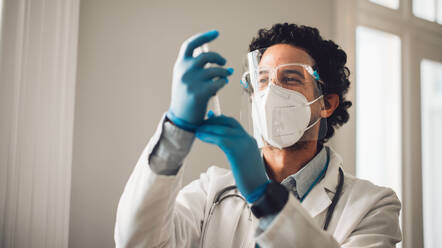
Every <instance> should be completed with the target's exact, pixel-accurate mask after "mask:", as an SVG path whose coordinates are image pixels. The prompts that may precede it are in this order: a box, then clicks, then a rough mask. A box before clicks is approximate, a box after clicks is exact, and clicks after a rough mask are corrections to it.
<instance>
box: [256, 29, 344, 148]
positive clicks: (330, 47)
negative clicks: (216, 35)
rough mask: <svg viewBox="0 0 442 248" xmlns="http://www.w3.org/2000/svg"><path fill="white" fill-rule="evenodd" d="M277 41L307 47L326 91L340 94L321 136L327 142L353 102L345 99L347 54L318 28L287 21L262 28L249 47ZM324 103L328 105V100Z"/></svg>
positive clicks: (340, 124) (306, 49)
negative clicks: (325, 38)
mask: <svg viewBox="0 0 442 248" xmlns="http://www.w3.org/2000/svg"><path fill="white" fill-rule="evenodd" d="M276 44H289V45H293V46H295V47H299V48H302V49H303V50H305V51H306V52H307V53H308V54H309V55H310V56H311V57H312V58H313V59H314V60H315V65H314V66H313V68H314V69H315V70H317V71H318V73H319V76H320V77H321V79H322V81H324V84H325V85H324V88H322V91H323V94H324V95H328V94H336V95H338V96H339V106H338V107H337V108H336V110H335V111H334V112H333V114H332V115H331V116H330V117H328V118H327V132H326V134H325V138H324V139H323V140H321V143H323V142H327V141H328V139H330V138H331V137H332V136H333V135H334V132H335V128H337V127H339V126H342V125H343V124H344V123H346V122H347V121H348V119H349V114H348V111H347V109H348V108H350V107H351V106H352V103H351V102H350V101H347V100H346V99H345V94H346V93H347V91H348V88H349V86H350V81H349V79H348V77H349V76H350V70H349V69H348V67H346V66H345V63H346V62H347V54H346V53H345V52H344V51H343V50H342V49H341V48H339V46H338V45H336V44H335V43H334V42H333V41H331V40H324V39H322V37H321V35H320V34H319V31H318V29H317V28H313V27H308V26H298V25H296V24H288V23H283V24H275V25H273V26H272V27H271V28H270V29H260V30H259V31H258V36H256V37H255V38H253V40H252V42H251V43H250V45H249V51H254V50H256V49H261V48H267V47H270V46H272V45H276ZM324 100H325V99H324ZM325 104H326V106H327V105H328V103H327V101H326V100H325Z"/></svg>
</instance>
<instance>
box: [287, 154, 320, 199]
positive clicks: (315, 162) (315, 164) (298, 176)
mask: <svg viewBox="0 0 442 248" xmlns="http://www.w3.org/2000/svg"><path fill="white" fill-rule="evenodd" d="M327 153H328V151H327V149H326V147H325V146H324V147H322V149H321V151H320V152H319V153H318V154H316V155H315V156H314V157H313V159H312V160H310V162H308V163H307V164H306V165H305V166H304V167H302V168H301V170H299V171H298V172H296V173H295V174H292V175H290V176H288V177H287V178H286V179H284V180H283V181H282V182H281V184H282V185H284V186H285V187H287V188H288V189H290V190H293V191H295V192H296V194H297V196H298V197H299V198H302V197H304V195H305V194H306V193H307V191H308V189H309V188H310V186H311V185H312V184H313V182H314V181H315V179H316V178H317V177H318V176H319V175H320V174H321V171H322V170H323V169H324V166H325V163H326V162H327Z"/></svg>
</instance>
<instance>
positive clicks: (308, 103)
mask: <svg viewBox="0 0 442 248" xmlns="http://www.w3.org/2000/svg"><path fill="white" fill-rule="evenodd" d="M323 97H324V95H320V96H319V97H318V98H316V99H315V100H313V101H311V102H307V105H312V104H313V103H315V102H316V101H318V100H319V99H321V98H323Z"/></svg>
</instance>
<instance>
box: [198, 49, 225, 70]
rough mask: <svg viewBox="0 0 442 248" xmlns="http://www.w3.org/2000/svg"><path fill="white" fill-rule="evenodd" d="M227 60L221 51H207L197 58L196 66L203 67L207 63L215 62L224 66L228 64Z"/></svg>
mask: <svg viewBox="0 0 442 248" xmlns="http://www.w3.org/2000/svg"><path fill="white" fill-rule="evenodd" d="M226 62H227V61H226V59H225V58H223V57H222V56H221V55H219V53H216V52H206V53H201V54H200V55H198V56H197V57H196V58H195V63H194V66H195V67H200V68H202V67H204V66H205V65H206V64H207V63H213V64H218V65H221V66H223V65H225V64H226Z"/></svg>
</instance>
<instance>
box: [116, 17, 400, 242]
mask: <svg viewBox="0 0 442 248" xmlns="http://www.w3.org/2000/svg"><path fill="white" fill-rule="evenodd" d="M217 36H218V32H216V31H211V32H208V33H204V34H200V35H197V36H194V37H192V38H190V39H189V40H187V41H186V42H185V43H184V44H183V46H182V48H181V50H180V54H179V56H178V59H177V62H176V64H175V67H174V77H173V85H172V99H171V105H170V109H169V111H168V112H167V114H166V115H165V116H164V117H163V119H162V120H161V122H160V124H159V126H158V129H157V132H156V133H155V135H154V136H153V138H152V139H151V140H150V142H149V144H148V146H147V147H146V149H145V150H144V152H143V154H142V155H141V158H140V160H139V161H138V163H137V165H136V167H135V170H134V171H133V173H132V175H131V177H130V179H129V181H128V183H127V185H126V187H125V189H124V193H123V195H122V197H121V199H120V202H119V206H118V212H117V221H116V227H115V242H116V245H117V247H255V246H256V245H257V246H259V247H394V246H395V244H396V243H398V242H399V241H400V240H401V231H400V228H399V212H400V207H401V206H400V202H399V200H398V198H397V197H396V195H395V193H394V192H393V191H392V190H391V189H388V188H384V187H379V186H375V185H373V184H371V183H370V182H368V181H365V180H360V179H357V178H354V177H352V176H351V175H347V174H344V173H343V171H342V160H341V158H340V157H339V155H338V154H337V153H336V152H334V151H333V150H332V149H331V148H329V147H327V146H325V145H324V143H325V142H326V141H327V140H328V139H329V138H330V137H332V136H333V133H334V128H336V127H337V126H339V125H342V124H344V123H345V122H346V121H347V120H348V118H349V116H348V112H347V109H348V108H349V107H350V106H351V103H350V102H348V101H346V100H345V93H346V92H347V90H348V87H349V81H348V75H349V71H348V69H347V67H345V63H346V54H345V52H344V51H342V50H341V49H339V48H338V46H337V45H336V44H335V43H333V42H332V41H326V40H323V39H322V38H321V36H320V35H319V32H318V30H317V29H315V28H310V27H305V26H297V25H294V24H287V23H285V24H276V25H274V26H273V27H272V28H270V29H268V30H265V29H263V30H260V31H259V32H258V36H257V37H255V39H253V41H252V42H251V44H250V47H249V48H250V53H249V54H248V55H247V59H248V64H247V65H248V70H247V72H246V73H245V74H244V76H243V77H242V80H241V84H242V85H243V88H244V90H245V91H246V92H248V97H249V101H250V105H251V109H252V116H251V118H252V121H253V128H254V137H252V136H250V135H249V134H248V133H247V132H246V131H245V130H244V129H243V127H242V126H241V125H240V124H239V123H238V122H237V121H236V120H235V119H233V118H230V117H226V116H214V115H213V114H211V113H209V118H208V119H205V115H206V108H207V102H208V100H209V99H210V97H211V96H213V95H214V94H215V93H216V92H217V91H218V90H219V89H220V88H222V87H223V86H224V85H225V84H226V83H227V82H228V79H227V78H228V76H230V75H231V74H232V73H233V70H232V69H231V68H228V69H225V68H222V67H210V68H207V67H205V65H206V64H207V63H212V64H218V65H220V66H223V65H224V64H225V63H226V61H225V59H224V58H222V57H221V56H220V55H219V54H217V53H213V52H210V53H203V54H200V55H199V56H197V57H193V50H194V49H195V48H197V47H199V46H201V45H203V44H204V43H206V42H209V41H211V40H213V39H215V38H216V37H217ZM194 137H197V138H199V139H201V140H202V141H204V142H207V143H211V144H215V145H217V146H219V147H220V148H221V149H222V150H223V151H224V153H225V154H226V157H227V159H228V161H229V164H230V167H231V170H225V169H221V168H218V167H211V168H209V170H208V171H207V172H206V173H204V174H202V175H201V177H200V179H198V180H195V181H193V182H192V183H191V184H189V185H187V186H186V187H184V188H183V189H181V178H182V174H183V170H184V169H185V168H184V166H182V165H183V160H184V158H185V156H186V155H187V153H188V152H189V150H190V148H191V145H192V142H193V140H194ZM188 166H192V165H188ZM180 189H181V190H180Z"/></svg>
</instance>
